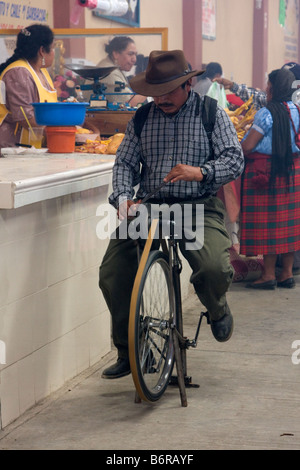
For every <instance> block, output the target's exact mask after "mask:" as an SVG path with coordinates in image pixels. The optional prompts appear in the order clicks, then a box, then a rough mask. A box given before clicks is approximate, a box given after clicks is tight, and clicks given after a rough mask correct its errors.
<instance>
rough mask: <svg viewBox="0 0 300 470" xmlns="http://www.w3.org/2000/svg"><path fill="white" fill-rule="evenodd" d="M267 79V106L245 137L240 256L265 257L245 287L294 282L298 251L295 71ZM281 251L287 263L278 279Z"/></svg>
mask: <svg viewBox="0 0 300 470" xmlns="http://www.w3.org/2000/svg"><path fill="white" fill-rule="evenodd" d="M268 78H269V80H268V85H267V90H266V93H267V106H266V107H264V108H261V109H260V110H259V111H258V112H257V113H256V115H255V118H254V122H253V126H252V127H251V129H250V131H249V132H248V133H247V134H246V136H245V137H244V139H243V141H242V148H243V151H244V155H245V161H246V165H245V171H244V175H243V181H242V206H241V221H240V222H241V234H240V244H241V254H244V255H247V256H253V255H254V256H256V255H259V254H262V255H263V257H264V272H263V274H262V277H261V278H260V279H258V280H257V281H255V282H252V283H250V284H247V285H246V286H247V287H251V288H255V289H269V290H272V289H275V287H276V286H277V287H285V288H292V287H294V286H295V281H294V278H293V274H292V268H293V261H294V253H295V251H298V250H299V249H300V142H298V139H297V134H298V131H299V124H300V110H299V109H298V107H297V106H296V105H295V104H294V103H293V102H292V95H293V92H295V87H294V88H293V85H295V84H294V82H295V77H294V75H293V74H292V72H290V71H289V70H287V69H280V70H274V71H273V72H271V73H270V74H269V77H268ZM296 142H297V143H298V146H299V147H298V146H297V145H296ZM278 254H281V258H282V265H283V266H282V271H281V273H280V277H279V278H278V279H277V280H276V276H275V265H276V259H277V255H278Z"/></svg>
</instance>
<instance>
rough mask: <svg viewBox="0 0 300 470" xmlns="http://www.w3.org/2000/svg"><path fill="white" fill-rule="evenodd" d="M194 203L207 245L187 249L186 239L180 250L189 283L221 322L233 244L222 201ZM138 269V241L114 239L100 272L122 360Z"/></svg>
mask: <svg viewBox="0 0 300 470" xmlns="http://www.w3.org/2000/svg"><path fill="white" fill-rule="evenodd" d="M195 203H197V204H203V205H204V244H203V246H202V248H200V249H193V250H191V249H186V248H187V244H186V239H182V240H180V241H179V248H180V251H181V253H182V255H183V256H184V257H185V258H186V260H187V261H188V263H189V265H190V267H191V271H192V272H191V277H190V282H191V283H192V284H193V286H194V289H195V292H196V294H197V295H198V297H199V299H200V301H201V303H202V304H203V305H204V307H205V308H206V309H207V311H208V312H209V315H210V318H211V319H212V320H218V319H220V318H221V317H222V316H223V315H224V313H225V312H224V308H225V305H226V292H227V291H228V288H229V287H230V284H231V282H232V279H233V274H234V270H233V268H232V266H231V264H230V259H229V251H228V250H229V248H230V246H231V241H230V239H229V236H228V233H227V231H226V228H225V225H224V206H223V203H222V201H221V200H220V199H219V198H217V197H209V198H204V199H201V200H199V201H193V204H195ZM137 268H138V262H137V247H136V242H135V241H134V240H132V239H131V238H126V239H118V238H112V239H111V240H110V242H109V245H108V248H107V251H106V253H105V255H104V257H103V260H102V263H101V266H100V269H99V287H100V289H101V291H102V293H103V295H104V298H105V301H106V303H107V306H108V309H109V311H110V313H111V316H112V336H113V342H114V345H115V346H116V348H117V350H118V356H119V357H121V358H127V357H128V320H129V308H130V299H131V291H132V287H133V283H134V279H135V275H136V272H137ZM199 312H200V305H199Z"/></svg>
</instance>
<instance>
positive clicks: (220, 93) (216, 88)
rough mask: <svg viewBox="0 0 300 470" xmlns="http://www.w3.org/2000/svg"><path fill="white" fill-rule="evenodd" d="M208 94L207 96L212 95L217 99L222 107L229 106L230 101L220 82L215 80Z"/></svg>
mask: <svg viewBox="0 0 300 470" xmlns="http://www.w3.org/2000/svg"><path fill="white" fill-rule="evenodd" d="M206 94H207V96H210V97H211V98H214V99H215V100H217V102H218V104H219V105H220V106H221V107H222V108H228V101H227V99H226V93H225V89H224V87H223V86H221V85H220V84H219V83H218V82H213V83H212V84H211V86H210V88H209V90H208V92H207V93H206Z"/></svg>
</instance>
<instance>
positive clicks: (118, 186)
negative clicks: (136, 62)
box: [109, 90, 244, 207]
mask: <svg viewBox="0 0 300 470" xmlns="http://www.w3.org/2000/svg"><path fill="white" fill-rule="evenodd" d="M197 102H198V99H197V96H196V93H195V92H194V91H193V90H192V91H191V92H190V95H189V97H188V99H187V101H186V103H185V104H184V105H183V106H182V108H181V109H180V110H179V112H178V113H177V114H176V115H174V116H168V115H166V114H165V113H163V112H162V111H161V110H160V109H159V108H157V106H156V105H155V103H152V106H151V109H150V112H149V114H148V117H147V120H146V121H145V124H144V126H143V130H142V133H141V136H140V138H139V137H137V136H136V134H135V131H134V122H133V119H132V120H131V121H129V123H128V125H127V129H126V133H125V137H124V139H123V141H122V143H121V145H120V147H119V148H118V151H117V155H116V161H115V165H114V168H113V193H112V194H111V196H110V197H109V201H110V203H111V204H112V205H114V206H115V207H118V205H119V204H120V203H121V202H123V201H124V200H126V199H133V198H134V196H135V189H134V188H136V187H137V186H138V190H137V194H136V197H137V198H138V199H140V198H143V197H144V196H145V195H146V194H148V193H149V192H151V191H153V190H154V189H155V188H156V187H158V186H159V185H160V184H161V183H162V181H163V178H164V177H165V176H166V175H167V174H168V173H169V171H170V170H171V169H172V168H173V167H174V166H175V165H177V164H179V163H183V164H186V165H191V166H196V167H199V166H201V167H203V166H204V167H205V168H206V170H207V173H208V174H207V178H206V180H205V182H204V183H202V182H196V181H192V182H190V181H178V182H176V183H169V184H167V185H166V186H164V187H163V188H162V189H161V191H160V192H159V193H158V194H156V195H155V198H156V199H160V198H164V197H165V198H177V199H180V200H187V201H188V200H191V199H198V198H201V197H207V196H210V195H215V194H216V193H217V191H218V189H219V188H220V187H221V186H222V185H224V184H226V183H228V182H230V181H232V180H234V179H236V178H238V177H239V176H240V175H241V174H242V171H243V169H244V156H243V152H242V148H241V145H240V143H239V141H238V137H237V133H236V131H235V129H234V126H233V124H232V122H231V120H230V118H229V117H228V115H227V114H226V112H225V111H224V110H223V109H222V108H221V107H219V106H218V108H217V113H216V121H215V125H214V129H213V132H212V148H213V154H214V157H213V159H211V157H210V147H209V140H208V136H207V133H206V131H205V129H204V126H203V124H202V118H201V116H202V106H203V98H202V97H201V98H200V109H199V112H198V113H197Z"/></svg>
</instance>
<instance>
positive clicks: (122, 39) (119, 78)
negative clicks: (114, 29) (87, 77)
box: [97, 36, 146, 107]
mask: <svg viewBox="0 0 300 470" xmlns="http://www.w3.org/2000/svg"><path fill="white" fill-rule="evenodd" d="M105 52H106V53H107V57H106V58H105V59H103V60H101V61H100V62H99V63H98V64H97V67H117V68H116V69H115V70H113V71H112V72H111V73H110V74H109V75H108V76H107V77H105V78H104V79H102V80H101V82H102V83H104V84H105V85H106V87H107V88H106V90H105V92H106V93H115V92H117V93H121V94H118V95H107V96H106V99H107V101H109V102H114V101H116V102H118V103H128V104H129V105H130V106H131V107H135V106H136V105H137V104H139V103H143V102H144V101H145V99H146V98H145V97H144V96H141V95H134V94H133V91H132V89H131V88H130V86H129V83H128V80H127V78H126V76H125V74H124V72H130V70H131V69H132V67H133V66H134V65H135V64H136V60H137V49H136V45H135V42H134V40H133V39H131V38H130V37H128V36H115V37H114V38H113V39H112V40H111V41H110V42H109V43H108V44H106V45H105ZM126 93H129V94H128V95H127V94H126Z"/></svg>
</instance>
